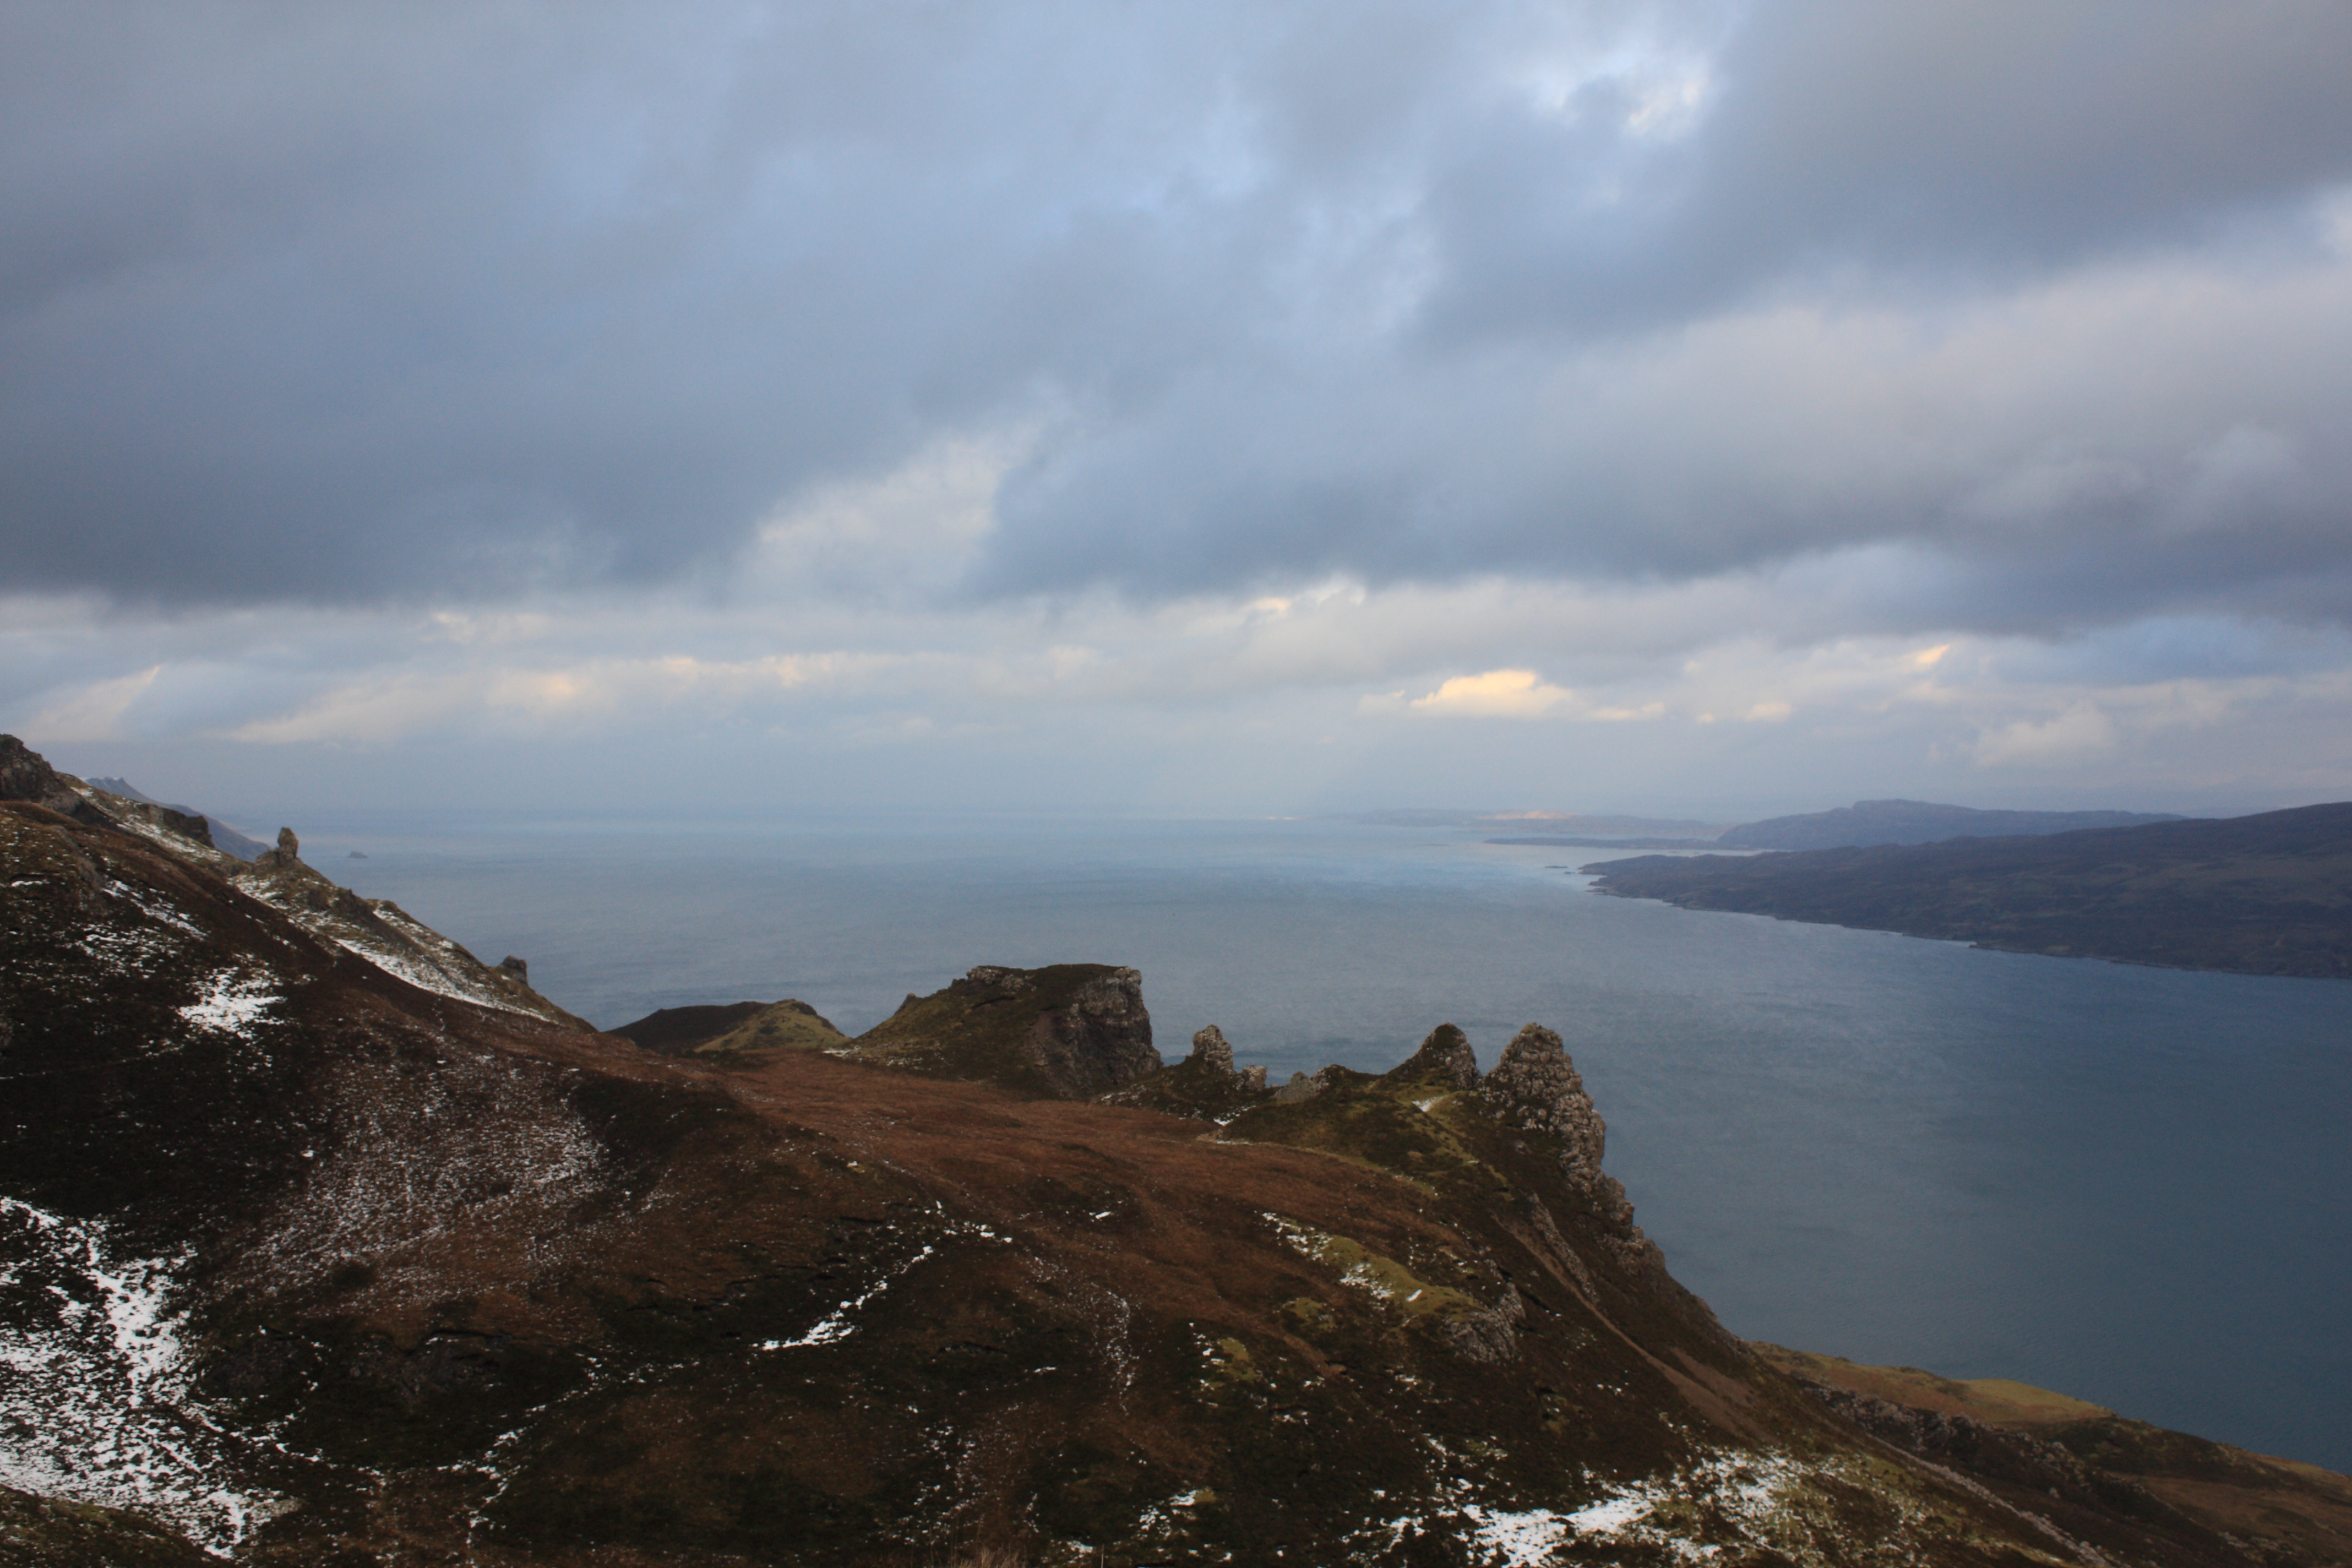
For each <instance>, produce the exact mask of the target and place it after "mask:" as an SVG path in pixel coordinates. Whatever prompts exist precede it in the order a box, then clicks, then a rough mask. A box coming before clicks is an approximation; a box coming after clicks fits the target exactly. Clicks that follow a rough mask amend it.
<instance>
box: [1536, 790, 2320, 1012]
mask: <svg viewBox="0 0 2352 1568" xmlns="http://www.w3.org/2000/svg"><path fill="white" fill-rule="evenodd" d="M1583 869H1584V870H1585V871H1586V872H1589V873H1591V874H1593V875H1595V876H1597V877H1598V878H1599V879H1600V880H1599V881H1598V882H1597V883H1596V884H1595V886H1596V889H1597V890H1598V891H1601V892H1603V893H1611V894H1614V895H1616V896H1618V897H1621V898H1629V899H1661V900H1665V901H1666V902H1668V903H1672V904H1679V905H1681V906H1682V907H1683V908H1685V909H1693V910H1734V911H1738V912H1740V913H1744V914H1762V915H1773V916H1776V917H1778V918H1780V919H1781V920H1793V921H1814V922H1816V923H1820V924H1826V925H1844V926H1859V927H1862V928H1864V929H1865V930H1871V931H1902V932H1905V933H1906V934H1908V935H1912V936H1930V937H1943V938H1948V939H1950V940H1954V941H1959V942H1974V943H1976V944H1977V945H1979V946H1980V947H1991V948H2000V949H2003V950H2006V951H2010V952H2042V953H2052V954H2057V955H2061V956H2068V957H2088V958H2109V959H2118V960H2123V961H2126V962H2128V963H2155V964H2163V965H2168V966H2170V967H2174V968H2180V969H2226V970H2236V971H2240V972H2242V973H2250V974H2299V975H2310V976H2317V977H2326V978H2339V979H2340V978H2347V977H2352V805H2308V806H2302V807H2299V808H2297V809H2295V810H2292V811H2273V812H2265V813H2263V814H2262V815H2260V816H2238V817H2230V818H2226V819H2221V820H2194V821H2180V822H2159V823H2152V824H2148V825H2146V826H2138V827H2118V828H2098V829H2093V830H2089V831H2084V832H2076V833H2061V834H2053V835H2051V836H2048V837H2011V838H1963V839H1956V840H1953V841H1951V842H1948V843H1943V844H1923V845H1912V846H1903V847H1895V846H1882V847H1873V848H1866V849H1819V850H1799V851H1792V852H1789V853H1785V854H1764V855H1756V856H1752V857H1748V858H1734V857H1730V856H1722V855H1700V856H1693V857H1688V858H1676V857H1670V856H1640V857H1636V858H1630V859H1623V860H1606V861H1601V862H1599V863H1597V864H1594V865H1590V866H1587V867H1585V868H1583Z"/></svg>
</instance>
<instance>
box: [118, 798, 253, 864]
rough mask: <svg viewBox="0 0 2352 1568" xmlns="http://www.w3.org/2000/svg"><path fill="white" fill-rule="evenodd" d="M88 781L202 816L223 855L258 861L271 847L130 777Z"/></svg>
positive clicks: (147, 802)
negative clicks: (146, 790)
mask: <svg viewBox="0 0 2352 1568" xmlns="http://www.w3.org/2000/svg"><path fill="white" fill-rule="evenodd" d="M89 784H90V786H91V787H92V788H94V789H102V790H104V791H106V792H107V793H108V794H109V795H121V797H122V798H123V799H125V800H135V801H137V802H138V803H139V804H140V805H160V806H163V808H164V809H166V810H168V811H176V812H178V813H180V814H181V815H182V816H203V817H204V819H205V826H207V827H209V828H210V829H211V830H212V845H213V847H214V848H215V849H217V850H220V851H221V852H222V853H223V854H226V855H234V856H236V858H238V859H240V860H258V859H259V858H261V857H262V855H263V853H264V852H265V851H267V850H268V847H269V846H268V845H267V844H264V843H263V842H261V840H259V839H258V838H248V837H246V836H245V835H244V834H242V833H239V832H238V831H237V830H236V828H234V827H231V826H229V825H228V824H227V823H226V822H223V821H222V820H221V819H220V818H219V817H217V816H209V815H207V814H205V813H203V812H199V811H197V810H196V809H195V808H194V806H187V805H177V804H175V803H174V802H172V801H168V800H157V799H156V798H155V797H154V796H153V795H142V793H140V792H139V791H138V790H136V789H134V788H132V787H131V781H130V780H128V779H118V778H93V779H91V780H89Z"/></svg>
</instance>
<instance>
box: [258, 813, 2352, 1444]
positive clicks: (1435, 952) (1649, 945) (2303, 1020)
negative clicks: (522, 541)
mask: <svg viewBox="0 0 2352 1568" xmlns="http://www.w3.org/2000/svg"><path fill="white" fill-rule="evenodd" d="M353 851H357V852H358V854H359V855H361V856H364V857H365V858H354V856H353V854H352V852H353ZM1608 853H1609V852H1607V851H1602V850H1595V849H1578V848H1562V847H1544V846H1528V845H1498V844H1492V843H1487V842H1485V841H1484V840H1483V839H1482V838H1480V837H1478V836H1477V835H1475V834H1470V833H1458V832H1453V831H1447V830H1432V829H1428V828H1399V827H1394V826H1370V825H1366V824H1360V823H1355V822H1348V821H1327V820H1282V821H1262V822H1255V821H1253V822H1201V821H1105V820H1087V821H1067V820H1041V819H1036V818H1006V819H945V818H940V819H912V818H904V819H891V820H865V819H849V818H830V819H824V820H813V821H807V822H798V823H789V824H781V825H780V824H778V823H776V822H772V821H765V822H754V823H743V822H732V823H728V822H679V821H663V822H652V823H648V822H641V821H639V822H613V821H597V822H536V823H528V824H522V823H513V822H503V823H502V822H493V821H483V822H463V823H458V822H452V821H448V820H440V819H436V820H433V821H429V822H423V821H419V822H406V823H400V824H395V825H391V826H387V825H385V824H383V823H381V822H375V823H371V824H366V825H352V826H346V827H341V828H338V827H334V826H328V827H326V828H324V829H321V830H306V831H305V835H304V857H305V858H306V859H309V860H310V862H311V863H312V864H313V865H315V866H318V867H320V868H322V869H324V870H326V871H327V872H328V873H329V874H330V875H331V876H333V877H334V878H335V879H337V880H338V881H341V882H344V883H346V884H348V885H350V886H352V887H353V888H355V889H358V890H359V891H360V892H362V893H364V894H366V895H368V896H370V897H374V898H390V899H393V900H397V901H398V902H399V903H400V905H401V906H402V907H403V908H404V909H405V910H408V911H409V912H410V913H412V914H414V915H415V916H416V917H418V918H419V919H421V920H423V921H425V922H426V923H427V924H429V925H432V926H434V927H435V928H436V929H438V930H440V931H443V932H445V933H446V934H447V935H449V936H452V937H454V938H456V939H457V940H458V941H459V942H463V943H465V944H466V945H467V947H468V948H469V949H471V950H472V951H473V952H475V953H477V954H478V956H480V957H482V958H483V959H485V960H487V961H488V962H492V963H495V962H497V961H498V960H499V959H500V958H503V957H505V956H507V955H508V954H509V953H511V954H516V955H520V956H521V957H523V958H525V959H527V960H528V961H529V963H530V978H531V981H532V984H535V985H536V986H537V987H538V988H539V989H540V990H541V992H543V993H544V994H547V995H548V996H549V997H551V998H552V999H553V1000H554V1001H556V1002H557V1003H559V1004H560V1005H563V1006H565V1007H567V1008H570V1009H571V1010H572V1011H573V1012H575V1013H578V1014H581V1015H583V1016H585V1017H587V1018H589V1019H591V1020H592V1021H593V1022H595V1023H596V1024H598V1025H600V1026H614V1025H618V1024H624V1023H626V1022H628V1021H630V1020H632V1019H634V1018H637V1017H640V1016H643V1015H645V1014H646V1013H648V1012H651V1011H652V1010H654V1009H655V1008H656V1007H667V1006H677V1005H682V1004H688V1003H708V1002H734V1001H743V1000H757V1001H773V1000H776V999H778V998H781V997H785V996H793V997H798V998H800V999H801V1000H803V1001H804V1002H807V1003H809V1004H811V1005H814V1007H815V1008H816V1009H817V1010H818V1011H819V1012H820V1013H823V1014H824V1015H825V1016H827V1017H828V1018H830V1019H831V1020H832V1021H833V1022H834V1023H835V1025H836V1026H839V1027H841V1028H842V1029H845V1030H846V1031H848V1032H850V1033H852V1034H855V1033H857V1032H859V1031H861V1030H864V1029H866V1028H868V1027H870V1026H873V1025H874V1024H876V1023H877V1022H878V1021H880V1020H881V1019H882V1018H884V1017H886V1016H888V1015H889V1014H890V1013H891V1012H892V1011H894V1010H895V1009H896V1008H897V1007H898V1005H899V1003H900V1002H901V1001H902V1000H903V999H904V998H905V997H906V996H907V995H908V994H910V993H927V992H930V991H934V990H937V989H939V988H940V986H942V985H944V984H947V983H948V981H950V979H952V978H954V977H955V976H956V975H958V974H961V973H963V972H964V971H965V970H967V969H970V968H971V967H972V966H973V965H975V964H979V963H1003V964H1015V965H1022V966H1034V965H1040V964H1045V963H1069V962H1096V963H1121V964H1129V965H1132V966H1134V967H1135V968H1137V969H1138V970H1139V971H1141V973H1142V975H1143V989H1144V998H1145V1001H1146V1003H1147V1005H1149V1006H1150V1011H1151V1016H1152V1024H1153V1030H1154V1035H1155V1038H1156V1040H1157V1042H1158V1044H1159V1047H1160V1052H1161V1054H1162V1055H1163V1056H1165V1057H1167V1058H1171V1059H1173V1058H1177V1057H1179V1056H1181V1055H1182V1054H1183V1053H1184V1051H1185V1050H1186V1049H1187V1048H1188V1043H1189V1041H1190V1039H1191V1037H1192V1032H1193V1031H1194V1030H1195V1029H1197V1028H1199V1027H1201V1026H1202V1025H1205V1024H1216V1025H1218V1026H1221V1027H1222V1028H1223V1031H1224V1033H1225V1035H1226V1036H1227V1037H1228V1038H1230V1039H1231V1040H1232V1041H1233V1042H1234V1050H1235V1054H1236V1057H1237V1058H1238V1059H1239V1060H1241V1061H1243V1062H1244V1063H1248V1062H1263V1063H1265V1064H1266V1066H1267V1067H1268V1068H1271V1069H1272V1073H1273V1076H1274V1077H1275V1079H1276V1080H1277V1081H1279V1080H1280V1079H1284V1078H1286V1077H1287V1076H1288V1075H1289V1074H1290V1073H1291V1072H1293V1071H1295V1070H1312V1069H1314V1068H1318V1067H1321V1066H1323V1065H1324V1064H1325V1063H1327V1062H1340V1063H1344V1064H1346V1065H1348V1066H1349V1067H1353V1068H1361V1069H1364V1070H1366V1071H1377V1070H1379V1069H1381V1068H1387V1067H1389V1066H1391V1065H1392V1064H1394V1063H1395V1062H1397V1061H1399V1060H1401V1059H1402V1058H1404V1057H1406V1056H1407V1055H1409V1054H1411V1053H1412V1050H1413V1048H1414V1047H1416V1046H1417V1045H1418V1044H1419V1042H1420V1041H1421V1039H1422V1038H1423V1036H1425V1035H1426V1034H1427V1033H1428V1031H1429V1030H1430V1029H1431V1028H1432V1027H1433V1026H1435V1025H1437V1024H1440V1023H1448V1022H1450V1023H1454V1024H1456V1025H1459V1026H1461V1027H1462V1028H1463V1029H1465V1031H1467V1032H1468V1034H1469V1037H1470V1039H1471V1041H1472V1043H1473V1045H1474V1046H1475V1048H1476V1050H1477V1052H1478V1056H1479V1059H1480V1061H1481V1063H1482V1064H1484V1065H1491V1064H1492V1063H1493V1061H1494V1059H1495V1057H1496V1054H1497V1053H1498V1052H1499V1051H1500V1050H1501V1048H1502V1047H1503V1045H1504V1044H1505V1042H1506V1041H1507V1040H1508V1039H1509V1038H1510V1037H1511V1036H1512V1035H1513V1034H1514V1033H1516V1032H1517V1029H1518V1028H1519V1027H1520V1026H1522V1025H1524V1024H1527V1023H1529V1022H1538V1023H1542V1024H1545V1025H1548V1026H1551V1027H1552V1028H1555V1029H1557V1030H1559V1032H1560V1034H1561V1035H1562V1036H1563V1037H1565V1038H1566V1040H1567V1042H1568V1045H1569V1049H1570V1052H1571V1054H1572V1055H1573V1057H1574V1058H1575V1061H1576V1065H1577V1067H1578V1068H1579V1069H1580V1071H1581V1072H1582V1074H1583V1076H1584V1080H1585V1083H1586V1085H1587V1087H1588V1088H1589V1089H1591V1092H1592V1094H1593V1096H1594V1099H1595V1100H1597V1101H1598V1104H1599V1107H1600V1110H1601V1114H1602V1116H1603V1117H1604V1119H1605V1120H1606V1121H1607V1122H1608V1126H1609V1138H1608V1156H1607V1165H1608V1169H1609V1170H1610V1171H1611V1172H1612V1173H1614V1174H1616V1175H1617V1176H1618V1177H1619V1178H1620V1179H1621V1180H1622V1181H1623V1182H1624V1184H1625V1186H1626V1189H1627V1191H1628V1193H1629V1194H1631V1196H1632V1197H1633V1202H1634V1205H1635V1207H1636V1217H1637V1219H1638V1220H1639V1222H1640V1223H1641V1224H1642V1226H1643V1228H1644V1229H1645V1230H1647V1231H1648V1233H1649V1234H1650V1236H1651V1237H1653V1238H1654V1239H1655V1240H1656V1241H1657V1243H1658V1245H1659V1246H1660V1247H1662V1248H1664V1252H1665V1256H1666V1259H1667V1263H1668V1265H1669V1267H1671V1268H1672V1269H1673V1270H1674V1272H1675V1276H1676V1278H1678V1279H1681V1280H1682V1281H1683V1283H1684V1284H1685V1285H1687V1286H1688V1287H1690V1288H1691V1289H1693V1290H1695V1291H1696V1292H1697V1293H1698V1294H1699V1295H1700V1296H1702V1297H1704V1298H1705V1299H1706V1300H1707V1301H1708V1302H1709V1303H1710V1304H1711V1305H1712V1306H1713V1307H1714V1309H1715V1311H1716V1313H1717V1316H1718V1317H1719V1318H1720V1319H1721V1320H1722V1321H1723V1322H1724V1324H1725V1325H1726V1326H1727V1328H1729V1329H1730V1330H1731V1331H1733V1332H1735V1333H1737V1334H1739V1335H1742V1336H1744V1337H1747V1338H1749V1339H1756V1340H1765V1341H1770V1342H1776V1343H1780V1344H1784V1345H1790V1346H1795V1347H1798V1348H1801V1349H1805V1350H1811V1351H1818V1352H1826V1353H1830V1354H1834V1355H1842V1356H1846V1357H1850V1358H1852V1359H1853V1360H1855V1361H1860V1362H1864V1363H1892V1364H1901V1365H1908V1366H1916V1367H1923V1368H1926V1369H1928V1370H1930V1371H1933V1372H1936V1373H1941V1374H1943V1375H1946V1376H1949V1377H1961V1378H1974V1377H2005V1378H2015V1379H2019V1380H2021V1381H2023V1382H2026V1383H2030V1384H2038V1385H2041V1386H2042V1387H2046V1388H2052V1389H2057V1390H2060V1391H2062V1392H2063V1393H2066V1394H2074V1395H2075V1396H2077V1397H2080V1398H2084V1399H2088V1400H2092V1401H2095V1402H2096V1403H2097V1404H2100V1405H2106V1406H2108V1407H2109V1408H2111V1409H2113V1410H2115V1411H2116V1412H2118V1413H2119V1414H2122V1415H2128V1416H2132V1417H2135V1418H2137V1419H2140V1420H2145V1421H2151V1422H2155V1423H2158V1424H2159V1425H2162V1426H2171V1427H2177V1428H2179V1429H2182V1430H2186V1431H2189V1432H2194V1433H2197V1434H2199V1435H2200V1436H2208V1437H2214V1438H2219V1439H2221V1440H2223V1441H2226V1442H2231V1443H2235V1444H2238V1445H2241V1446H2242V1447H2249V1448H2252V1449H2255V1450H2257V1451H2260V1452H2263V1453H2269V1454H2275V1455H2281V1456H2285V1457H2288V1458H2297V1459H2303V1460H2307V1461H2310V1462H2313V1463H2316V1464H2321V1465H2325V1466H2327V1467H2329V1468H2334V1469H2337V1470H2344V1471H2352V1414H2347V1412H2352V984H2347V983H2343V982H2336V981H2323V980H2293V979H2276V978H2268V977H2260V976H2251V975H2235V974H2211V973H2189V972H2184V971H2177V970H2166V969H2152V968H2143V967H2137V966H2132V965H2126V964H2117V963H2101V962H2097V961H2092V960H2081V959H2058V958H2042V957H2034V956H2029V955H2021V954H2016V953H2001V952H1979V951H1978V950H1975V949H1973V948H1969V947H1966V946H1963V945H1960V944H1958V943H1954V942H1929V941H1922V940H1917V939H1913V938H1907V937H1902V936H1896V935H1892V934H1888V933H1885V932H1875V931H1847V930H1843V929H1841V928H1838V927H1833V926H1817V925H1801V924H1796V923H1791V922H1783V921H1774V920H1770V919H1768V918H1764V917H1759V916H1750V915H1734V914H1720V913H1709V912H1698V911H1692V910H1679V909H1675V908H1672V907H1670V906H1667V905H1664V904H1657V903H1648V902H1641V901H1636V900H1622V899H1614V898H1608V897H1603V896H1600V895H1597V894H1595V893H1594V892H1593V890H1592V887H1591V882H1592V879H1591V878H1590V877H1588V876H1586V875H1583V874H1581V873H1580V871H1578V870H1577V869H1576V868H1577V867H1580V866H1582V865H1588V864H1591V863H1593V862H1594V861H1597V860H1600V859H1603V858H1607V857H1608Z"/></svg>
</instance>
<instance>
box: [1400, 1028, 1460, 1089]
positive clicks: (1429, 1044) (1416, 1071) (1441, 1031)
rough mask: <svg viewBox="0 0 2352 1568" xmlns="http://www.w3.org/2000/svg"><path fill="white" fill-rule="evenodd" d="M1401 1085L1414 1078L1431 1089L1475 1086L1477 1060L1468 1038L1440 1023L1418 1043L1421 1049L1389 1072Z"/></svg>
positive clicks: (1457, 1030) (1458, 1030) (1455, 1029)
mask: <svg viewBox="0 0 2352 1568" xmlns="http://www.w3.org/2000/svg"><path fill="white" fill-rule="evenodd" d="M1388 1076H1389V1077H1390V1078H1391V1079H1397V1080H1398V1081H1400V1082H1402V1081H1403V1080H1405V1079H1418V1080H1420V1081H1423V1082H1426V1083H1429V1084H1431V1085H1433V1086H1443V1087H1444V1088H1447V1089H1475V1088H1477V1087H1478V1057H1477V1053H1476V1052H1475V1051H1473V1050H1472V1049H1471V1048H1470V1037H1469V1036H1467V1035H1465V1034H1464V1033H1463V1032H1462V1031H1461V1030H1460V1029H1457V1028H1455V1027H1454V1026H1453V1025H1451V1024H1440V1025H1438V1026H1437V1027H1435V1028H1434V1029H1432V1030H1430V1032H1429V1037H1428V1038H1427V1039H1425V1040H1423V1041H1422V1042H1421V1049H1419V1050H1417V1051H1415V1052H1413V1053H1412V1055H1411V1056H1409V1057H1407V1058H1405V1059H1404V1060H1403V1061H1402V1062H1399V1063H1398V1064H1397V1065H1396V1066H1395V1067H1393V1068H1390V1069H1389V1072H1388Z"/></svg>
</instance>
